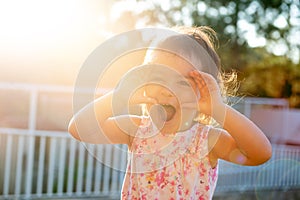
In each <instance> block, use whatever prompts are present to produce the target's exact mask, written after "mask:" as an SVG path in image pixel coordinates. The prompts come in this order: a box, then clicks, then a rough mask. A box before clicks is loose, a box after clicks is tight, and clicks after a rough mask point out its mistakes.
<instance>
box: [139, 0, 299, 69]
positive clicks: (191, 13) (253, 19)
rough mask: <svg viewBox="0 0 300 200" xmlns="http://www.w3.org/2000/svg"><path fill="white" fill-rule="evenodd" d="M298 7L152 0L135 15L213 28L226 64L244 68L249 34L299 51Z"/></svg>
mask: <svg viewBox="0 0 300 200" xmlns="http://www.w3.org/2000/svg"><path fill="white" fill-rule="evenodd" d="M138 2H140V3H142V2H145V1H143V0H137V3H138ZM165 2H169V3H165ZM149 4H150V3H149ZM299 6H300V5H299V0H242V1H236V0H231V1H230V0H229V1H225V0H205V1H199V0H172V1H170V0H169V1H151V6H149V7H148V8H147V9H144V10H140V11H135V13H134V14H135V18H136V20H138V21H143V23H144V24H146V25H147V24H148V25H155V24H161V25H164V26H174V25H193V26H203V25H206V26H210V27H212V28H213V29H214V30H215V31H216V32H217V33H218V37H219V39H220V44H219V49H218V52H219V54H220V57H221V58H222V60H223V63H224V67H225V68H239V69H241V68H243V67H244V66H245V65H246V64H247V60H245V59H244V58H243V55H244V54H247V53H248V48H249V46H248V42H247V37H249V35H251V36H257V37H259V38H263V41H266V45H267V48H269V49H270V51H272V50H276V49H274V44H279V43H280V44H282V45H283V46H284V48H287V50H286V55H291V54H290V53H291V52H293V51H295V49H296V50H297V51H298V50H299V45H300V41H298V42H296V40H294V38H291V36H292V35H296V34H295V33H299V31H300V26H299V25H300V21H299V19H300V12H299ZM262 45H264V44H262Z"/></svg>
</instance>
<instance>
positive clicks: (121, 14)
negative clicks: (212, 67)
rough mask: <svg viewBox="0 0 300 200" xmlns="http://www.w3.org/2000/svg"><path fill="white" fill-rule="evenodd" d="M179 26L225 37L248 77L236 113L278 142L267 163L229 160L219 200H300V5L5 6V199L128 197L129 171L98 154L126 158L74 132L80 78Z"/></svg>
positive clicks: (1, 46)
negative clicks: (144, 35) (106, 45)
mask: <svg viewBox="0 0 300 200" xmlns="http://www.w3.org/2000/svg"><path fill="white" fill-rule="evenodd" d="M178 25H179V26H180V25H186V26H203V25H206V26H210V27H211V28H213V29H214V30H215V31H216V32H217V35H218V38H219V42H218V48H217V51H218V53H219V55H220V57H221V60H222V67H223V70H224V71H225V72H231V71H232V70H234V71H236V72H237V74H238V79H239V81H240V88H239V91H238V96H239V97H238V98H231V100H232V103H233V106H235V108H236V109H238V110H239V111H240V112H242V113H244V114H245V115H247V116H248V117H250V118H251V119H252V120H253V121H254V122H255V123H256V124H258V125H259V126H260V128H262V129H263V131H264V132H265V133H266V135H267V137H268V138H269V139H270V141H271V142H272V144H273V151H274V154H273V157H272V159H271V160H270V161H269V162H268V163H266V164H264V165H262V166H259V167H245V168H240V167H239V166H235V165H231V164H229V163H226V162H221V163H220V166H221V167H220V178H219V182H218V187H217V190H216V195H215V199H226V198H227V199H255V198H256V199H299V198H300V192H299V191H300V164H299V162H300V111H299V108H300V48H299V47H300V3H299V0H281V1H280V0H251V1H250V0H243V1H231V0H229V1H223V0H203V1H198V0H189V1H185V0H182V1H180V0H172V1H171V0H151V1H142V0H141V1H139V0H127V1H124V0H111V1H105V0H51V1H50V0H39V1H38V0H26V1H21V0H11V1H5V0H0V147H1V151H0V199H1V198H2V199H9V198H14V199H16V198H17V199H18V198H19V199H22V198H27V199H41V198H44V199H47V198H49V199H53V198H56V199H59V198H64V199H66V198H97V199H99V198H100V197H103V198H116V199H118V195H119V192H120V188H121V185H122V177H123V175H124V174H123V172H120V171H116V170H113V169H110V168H109V167H106V166H104V165H102V164H101V163H100V162H98V161H97V160H95V159H94V158H93V156H91V155H93V154H101V155H103V157H104V159H107V160H108V161H107V162H119V163H120V165H122V166H123V167H125V166H126V158H120V155H118V154H116V152H117V151H114V148H116V147H111V146H112V145H108V146H107V145H96V146H92V145H90V146H89V148H88V149H89V152H87V151H86V148H85V147H84V146H83V145H82V144H80V143H78V142H76V141H74V140H73V139H71V138H70V136H69V135H68V133H67V132H66V130H67V125H68V121H69V120H70V118H71V117H72V94H73V87H74V84H75V81H76V77H77V74H78V72H79V70H80V68H81V66H82V65H83V63H84V61H85V60H86V58H87V57H88V56H89V55H90V54H91V52H93V50H94V49H95V48H97V47H98V46H99V45H100V44H101V43H102V42H103V41H105V40H107V39H109V38H111V37H113V36H114V35H116V34H119V33H122V32H125V31H129V30H132V29H136V28H144V27H172V26H178ZM104 89H105V90H106V89H109V88H104ZM103 91H104V90H103ZM83 95H84V94H83ZM118 148H124V149H126V147H124V146H119V147H118ZM222 167H223V168H222Z"/></svg>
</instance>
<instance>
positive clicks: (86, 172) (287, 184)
mask: <svg viewBox="0 0 300 200" xmlns="http://www.w3.org/2000/svg"><path fill="white" fill-rule="evenodd" d="M12 90H14V91H15V90H16V91H26V92H27V93H28V97H29V101H28V105H29V108H28V117H27V118H28V120H27V121H28V124H27V125H26V128H23V129H21V128H15V127H11V126H10V128H7V127H3V126H2V127H0V147H1V151H0V199H7V198H10V197H12V198H14V199H15V198H23V197H24V198H34V197H37V198H39V197H44V196H46V197H55V196H58V197H68V196H70V197H71V196H72V197H74V196H78V197H84V196H112V197H118V195H119V193H120V190H121V185H122V179H123V177H124V173H123V172H122V171H117V170H114V169H111V168H110V167H107V166H105V165H103V164H102V163H101V162H99V161H97V160H96V159H95V158H94V157H93V156H92V154H91V153H94V154H95V155H96V156H97V155H98V154H99V155H100V154H101V155H104V157H105V158H104V159H108V160H107V162H105V163H108V162H114V164H113V165H114V166H117V165H118V166H119V167H118V168H119V169H125V167H126V159H127V158H126V157H124V156H121V155H120V154H118V153H117V152H118V151H113V148H112V145H89V146H88V147H89V148H88V149H89V151H93V152H90V153H88V151H87V150H86V148H85V147H84V146H83V145H82V144H81V143H79V142H77V141H75V140H74V139H73V138H71V137H70V136H69V134H68V133H67V132H66V127H64V130H63V131H48V130H39V129H38V128H37V121H38V119H39V116H38V112H37V110H38V105H39V95H40V93H42V92H45V91H46V92H50V93H51V92H53V93H55V92H59V93H67V94H70V95H71V94H72V91H73V88H72V87H60V86H36V85H26V84H10V83H0V91H12ZM0 100H1V99H0ZM20 102H22V101H20ZM67 103H69V104H72V101H71V99H70V102H67ZM242 104H243V106H241V107H240V111H242V112H244V113H245V114H246V115H248V116H250V114H251V112H250V111H251V105H253V104H256V105H257V104H271V105H277V106H282V107H284V108H286V107H287V102H286V101H285V100H279V101H276V100H271V99H267V100H264V99H257V98H256V99H247V98H245V99H243V101H242ZM239 105H240V104H239ZM2 106H3V105H2ZM243 109H244V110H243ZM70 116H71V113H70ZM121 148H124V150H126V146H122V145H121ZM103 152H104V154H103ZM299 159H300V148H299V146H285V145H273V156H272V159H271V160H270V161H269V162H267V163H265V164H264V165H261V166H258V167H241V166H237V165H233V164H230V163H227V162H224V161H221V162H220V173H219V180H218V185H217V189H216V192H217V193H218V192H226V191H245V190H260V189H271V188H274V187H275V188H300V177H299V176H300V169H299V167H300V164H299V162H300V160H299ZM123 171H124V170H123Z"/></svg>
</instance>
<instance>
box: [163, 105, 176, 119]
mask: <svg viewBox="0 0 300 200" xmlns="http://www.w3.org/2000/svg"><path fill="white" fill-rule="evenodd" d="M161 106H162V107H163V108H164V110H165V112H166V115H167V116H166V121H170V120H171V119H172V118H173V117H174V115H175V113H176V108H175V107H174V106H172V105H170V104H161Z"/></svg>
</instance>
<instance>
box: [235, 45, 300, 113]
mask: <svg viewBox="0 0 300 200" xmlns="http://www.w3.org/2000/svg"><path fill="white" fill-rule="evenodd" d="M255 51H256V52H257V53H261V54H260V55H265V56H266V57H264V58H263V59H261V60H260V61H259V62H253V61H252V62H249V64H248V65H247V66H246V67H245V69H244V70H243V72H242V73H241V74H240V79H241V87H240V91H239V94H241V95H246V96H256V97H271V98H287V99H289V103H290V106H291V107H297V108H300V64H299V63H298V64H295V63H293V62H292V61H291V60H289V59H288V58H286V57H283V56H274V55H270V54H266V53H265V54H264V51H265V50H264V49H255Z"/></svg>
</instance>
